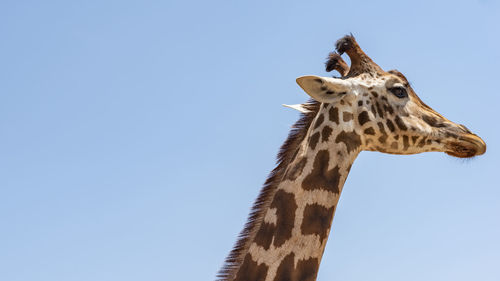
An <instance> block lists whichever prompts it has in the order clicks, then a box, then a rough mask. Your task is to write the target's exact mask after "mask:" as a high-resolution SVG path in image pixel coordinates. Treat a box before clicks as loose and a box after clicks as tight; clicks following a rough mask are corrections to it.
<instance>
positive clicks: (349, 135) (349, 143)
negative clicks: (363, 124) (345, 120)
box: [335, 131, 361, 153]
mask: <svg viewBox="0 0 500 281" xmlns="http://www.w3.org/2000/svg"><path fill="white" fill-rule="evenodd" d="M335 142H336V143H340V142H343V143H344V144H345V146H346V147H347V152H348V153H351V152H352V151H354V150H356V149H357V148H358V147H359V146H360V145H361V138H360V137H359V135H358V134H356V132H345V131H342V132H340V134H338V135H337V138H335Z"/></svg>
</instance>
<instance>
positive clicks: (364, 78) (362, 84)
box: [348, 74, 390, 92]
mask: <svg viewBox="0 0 500 281" xmlns="http://www.w3.org/2000/svg"><path fill="white" fill-rule="evenodd" d="M348 79H349V80H350V82H351V84H352V87H353V90H354V91H355V92H356V91H357V92H360V91H364V90H366V89H368V88H371V89H373V90H381V89H384V88H385V84H386V83H387V81H388V80H389V79H390V77H388V76H375V77H373V76H370V75H368V74H361V75H359V76H356V77H352V78H348Z"/></svg>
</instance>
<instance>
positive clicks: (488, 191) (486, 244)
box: [0, 0, 500, 281]
mask: <svg viewBox="0 0 500 281" xmlns="http://www.w3.org/2000/svg"><path fill="white" fill-rule="evenodd" d="M375 2H381V1H322V2H316V1H309V2H307V1H283V2H276V1H2V2H1V3H0V38H1V39H0V40H1V43H0V99H1V101H0V279H1V280H6V281H7V280H8V281H54V280H60V281H77V280H78V281H89V280H92V281H109V280H120V281H128V280H131V281H132V280H134V281H136V280H212V279H213V278H214V276H215V273H216V272H217V271H218V269H219V267H220V266H221V265H222V263H223V260H224V258H225V256H226V255H227V253H228V252H229V250H230V249H231V247H232V246H233V244H234V242H235V241H236V236H237V234H238V233H239V231H240V230H241V228H242V226H243V224H244V222H245V221H246V218H247V214H248V211H249V208H250V206H251V205H252V203H253V200H254V198H255V197H256V196H257V194H258V192H259V190H260V188H261V185H262V183H263V182H264V180H265V178H266V177H267V174H268V172H269V171H270V170H271V169H272V168H273V166H274V161H275V155H276V152H277V151H278V148H279V146H280V145H281V143H282V142H283V140H284V139H285V138H286V135H287V133H288V130H289V127H290V125H291V124H293V122H294V121H295V120H296V119H297V118H298V113H296V112H294V111H292V110H290V109H286V108H283V107H282V106H281V104H282V103H289V104H293V103H300V102H303V101H306V100H307V96H306V94H304V93H303V92H302V91H301V90H300V88H299V87H298V86H297V85H296V84H295V78H296V77H298V76H301V75H306V74H316V75H327V73H325V72H324V67H323V62H324V59H325V57H326V55H327V54H328V52H329V51H331V50H332V48H333V43H334V42H335V40H336V39H338V38H339V37H341V36H343V35H344V34H346V33H349V32H352V33H353V34H354V35H355V36H356V37H357V40H358V42H359V43H360V44H361V46H362V47H363V48H364V49H365V50H366V52H367V53H368V54H369V55H370V56H371V57H372V58H373V59H374V60H375V61H376V62H377V63H378V64H379V65H381V66H382V67H383V68H385V69H392V68H397V69H399V70H400V71H402V72H403V73H404V74H406V75H407V77H408V78H409V79H410V81H411V82H412V83H413V86H414V88H415V90H416V92H417V93H418V94H419V95H420V97H421V98H422V99H423V100H424V101H425V102H426V103H428V104H429V105H430V106H432V107H433V108H434V109H436V110H437V111H439V112H440V113H442V114H443V115H445V116H446V117H448V118H449V119H451V120H453V121H456V122H459V123H463V124H465V125H467V127H469V128H470V129H471V130H472V131H473V132H476V133H477V134H478V135H479V136H481V137H482V138H483V139H484V140H485V141H486V143H487V144H488V151H487V153H486V155H484V156H481V157H478V158H476V159H473V160H469V161H461V160H457V159H454V158H451V157H449V156H446V155H444V154H442V153H427V154H420V155H414V156H394V155H384V154H381V153H369V152H363V153H361V155H360V156H359V158H358V159H357V161H356V162H355V164H354V166H353V168H352V172H351V174H350V176H349V178H348V180H347V183H346V185H345V189H344V192H343V194H342V197H341V199H340V205H339V208H338V211H337V213H336V216H335V220H334V224H333V227H334V229H333V232H332V234H331V235H330V240H329V242H328V245H327V248H326V251H325V256H324V259H323V262H322V266H321V268H320V274H319V280H344V281H351V280H352V281H354V280H384V281H387V280H398V281H399V280H409V281H412V280H419V281H420V280H426V281H432V280H435V281H442V280H455V281H462V280H464V281H465V280H467V281H469V280H482V281H498V280H500V267H499V264H500V239H499V237H500V218H499V217H500V184H499V180H498V176H499V172H500V169H499V160H498V159H500V151H499V148H498V145H499V143H500V133H499V130H498V128H499V126H498V113H499V104H500V97H499V96H500V85H499V84H498V81H499V78H498V75H499V70H498V69H499V64H500V55H499V49H500V47H499V44H500V36H499V34H500V33H499V32H500V31H499V30H500V4H499V2H498V1H493V0H491V1H487V0H484V1H449V2H444V1H406V2H407V3H402V2H403V1H385V2H383V3H375Z"/></svg>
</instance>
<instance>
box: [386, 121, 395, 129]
mask: <svg viewBox="0 0 500 281" xmlns="http://www.w3.org/2000/svg"><path fill="white" fill-rule="evenodd" d="M386 123H387V128H389V130H390V131H391V132H394V131H395V130H396V127H395V126H394V123H392V121H391V120H390V119H387V122H386Z"/></svg>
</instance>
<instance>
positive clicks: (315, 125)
mask: <svg viewBox="0 0 500 281" xmlns="http://www.w3.org/2000/svg"><path fill="white" fill-rule="evenodd" d="M323 121H325V116H324V115H323V114H321V113H320V114H319V116H318V119H316V123H314V129H316V128H318V127H319V126H321V124H323Z"/></svg>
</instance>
